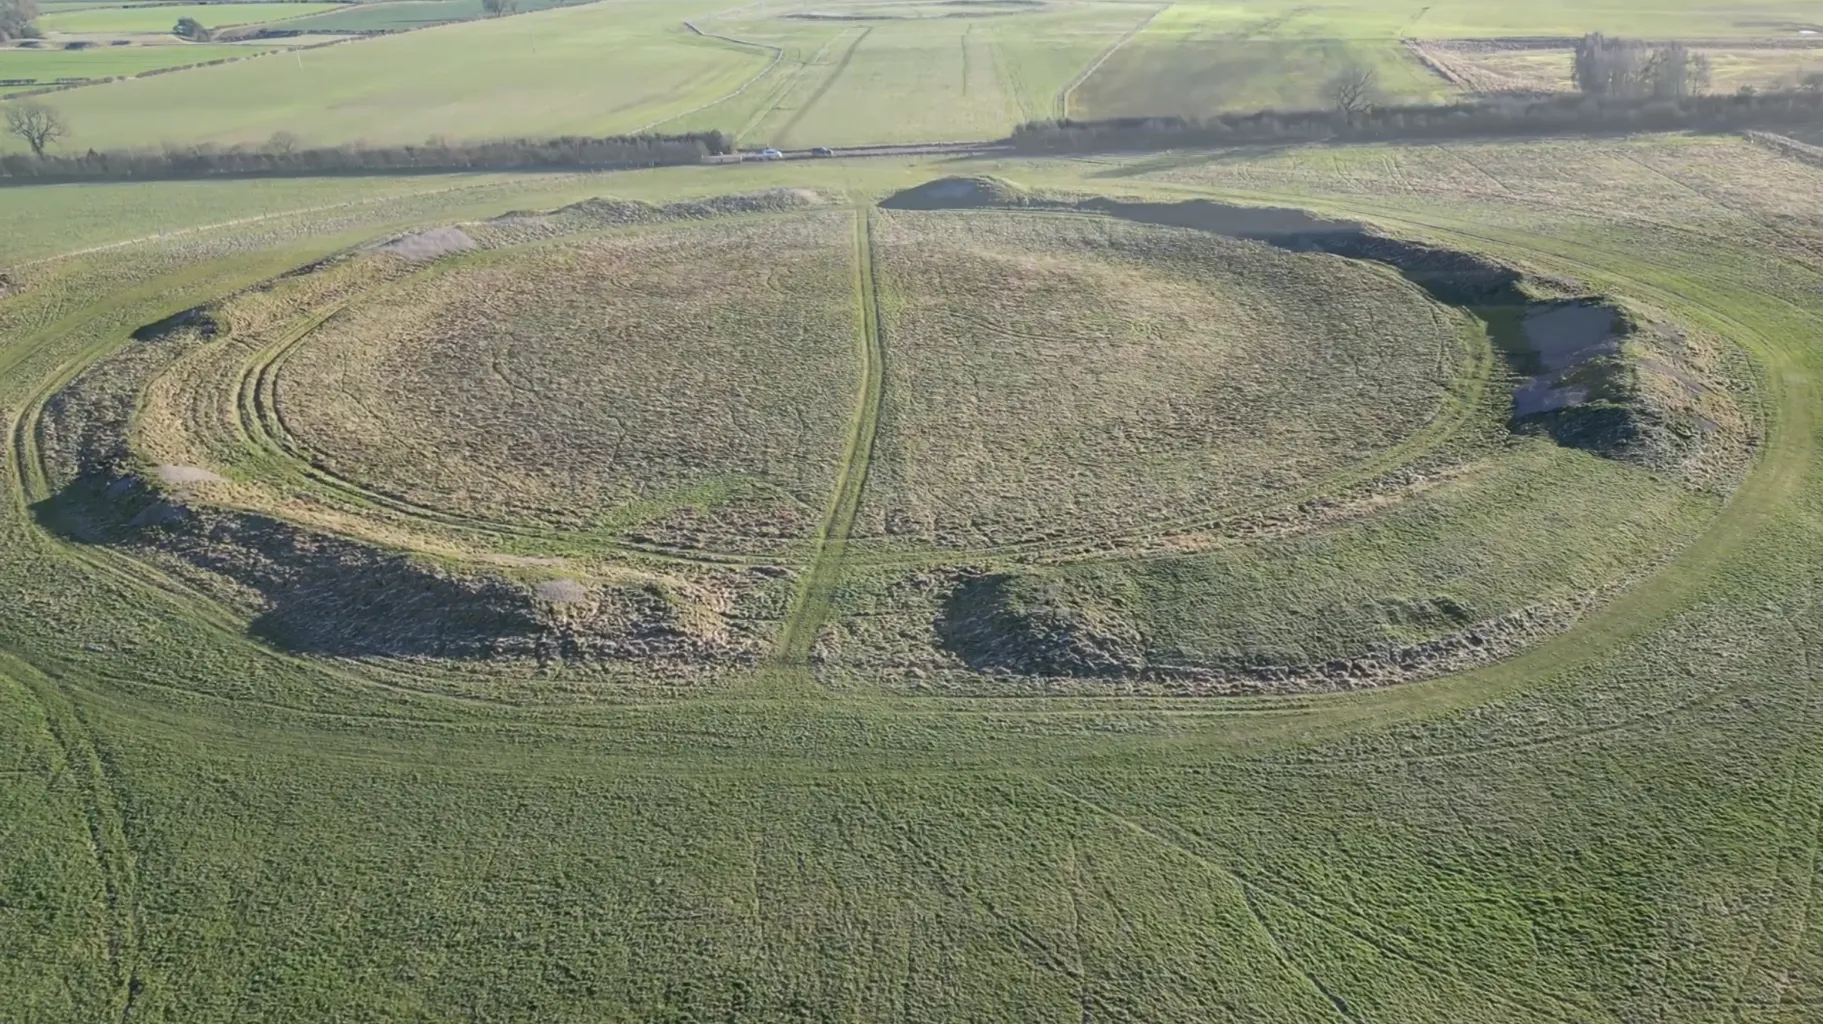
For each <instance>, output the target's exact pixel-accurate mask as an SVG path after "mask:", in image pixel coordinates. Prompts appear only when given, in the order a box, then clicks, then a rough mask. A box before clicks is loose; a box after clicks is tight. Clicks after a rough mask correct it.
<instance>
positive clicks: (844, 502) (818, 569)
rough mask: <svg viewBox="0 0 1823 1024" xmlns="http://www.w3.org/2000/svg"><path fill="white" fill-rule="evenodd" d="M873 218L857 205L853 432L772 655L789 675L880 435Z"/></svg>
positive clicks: (821, 606)
mask: <svg viewBox="0 0 1823 1024" xmlns="http://www.w3.org/2000/svg"><path fill="white" fill-rule="evenodd" d="M873 217H874V214H873V208H872V207H870V206H866V205H857V207H856V209H855V300H856V308H857V317H858V319H859V321H860V322H859V324H858V325H857V328H858V329H857V331H856V338H855V342H856V350H857V352H858V353H859V355H860V360H861V382H860V391H859V395H858V397H857V399H856V402H855V414H854V426H853V428H852V430H851V431H850V433H849V439H848V446H847V448H846V449H845V450H844V451H843V453H842V462H841V468H840V469H839V471H838V473H837V482H836V489H835V493H834V495H832V496H831V498H830V503H829V510H828V512H827V513H825V515H824V518H823V523H822V525H821V526H820V527H819V528H818V529H817V533H816V540H815V548H814V553H813V555H812V558H811V563H810V568H809V569H808V570H807V571H806V572H805V573H804V576H803V579H802V580H801V581H800V582H799V584H798V591H797V594H796V596H795V598H794V600H793V601H792V605H791V609H790V611H788V612H787V613H786V616H785V624H784V627H783V629H781V630H780V634H779V646H778V651H777V653H776V654H775V655H774V661H775V664H776V665H777V666H778V667H779V668H781V669H784V670H786V671H787V672H789V673H793V674H795V673H800V672H807V671H808V670H809V668H810V660H811V658H810V656H811V649H812V648H813V647H814V646H815V644H816V637H817V631H818V629H819V628H821V626H822V625H823V621H824V619H826V618H827V617H828V615H829V608H830V603H831V601H832V600H833V598H834V595H835V589H836V587H837V585H839V584H840V583H841V578H842V562H843V557H844V556H845V555H846V554H847V548H848V539H849V535H850V534H852V533H853V532H854V525H855V518H856V516H857V515H859V513H860V509H861V493H862V491H863V490H865V489H866V487H867V474H868V471H869V470H870V469H871V468H872V464H873V452H874V442H875V440H876V439H877V437H878V435H879V431H880V407H881V404H882V403H883V401H884V398H885V394H884V393H885V390H886V345H885V340H884V337H883V335H882V331H881V321H880V299H879V279H878V277H877V275H876V274H875V271H874V260H873V246H874V238H873Z"/></svg>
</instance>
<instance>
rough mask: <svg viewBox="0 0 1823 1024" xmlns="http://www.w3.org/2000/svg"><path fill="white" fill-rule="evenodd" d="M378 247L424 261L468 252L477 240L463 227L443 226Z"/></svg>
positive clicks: (402, 256) (384, 250) (381, 250)
mask: <svg viewBox="0 0 1823 1024" xmlns="http://www.w3.org/2000/svg"><path fill="white" fill-rule="evenodd" d="M378 248H379V251H380V252H383V253H388V254H391V255H393V256H398V257H401V258H403V259H408V260H412V261H414V262H422V261H425V260H434V259H436V258H437V257H439V256H448V255H450V254H452V253H458V252H468V251H469V250H471V249H474V248H475V240H474V239H473V238H470V237H469V236H468V233H467V232H465V231H463V230H462V229H461V228H457V227H441V228H432V229H431V230H429V231H420V232H418V233H417V234H415V235H406V236H404V237H403V238H395V239H393V240H392V241H390V242H387V243H386V244H384V245H381V246H379V247H378Z"/></svg>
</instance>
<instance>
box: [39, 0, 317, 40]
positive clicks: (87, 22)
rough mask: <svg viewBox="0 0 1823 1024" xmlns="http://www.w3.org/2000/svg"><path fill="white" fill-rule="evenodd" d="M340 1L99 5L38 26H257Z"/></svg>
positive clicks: (96, 29)
mask: <svg viewBox="0 0 1823 1024" xmlns="http://www.w3.org/2000/svg"><path fill="white" fill-rule="evenodd" d="M340 6H342V5H340V4H323V3H318V4H311V3H280V2H276V0H275V2H271V3H246V4H156V5H152V6H146V7H96V8H90V9H87V10H80V11H70V12H67V13H65V12H62V11H58V12H56V13H52V14H47V15H45V16H44V17H42V18H40V19H38V26H39V27H40V28H42V29H44V30H45V31H47V32H66V33H84V32H89V33H93V32H169V31H170V30H171V26H172V25H175V24H177V20H178V19H179V18H195V19H196V20H198V21H200V22H202V23H203V24H204V25H206V26H208V27H209V28H228V27H230V26H234V25H256V24H260V23H263V22H268V21H279V20H282V19H286V18H296V17H301V16H304V15H309V14H320V13H322V12H324V11H333V10H335V9H336V8H337V7H340Z"/></svg>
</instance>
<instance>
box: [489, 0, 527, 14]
mask: <svg viewBox="0 0 1823 1024" xmlns="http://www.w3.org/2000/svg"><path fill="white" fill-rule="evenodd" d="M481 9H482V10H483V11H486V12H487V13H488V14H490V15H498V14H515V13H517V12H518V10H519V0H481Z"/></svg>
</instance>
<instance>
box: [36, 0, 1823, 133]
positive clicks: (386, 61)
mask: <svg viewBox="0 0 1823 1024" xmlns="http://www.w3.org/2000/svg"><path fill="white" fill-rule="evenodd" d="M234 6H236V7H245V8H248V9H249V11H252V12H253V13H258V14H260V15H262V16H263V17H264V16H268V12H266V11H264V10H254V9H255V8H267V7H271V8H273V9H274V11H276V10H277V9H278V8H279V7H286V8H287V9H289V8H290V7H291V6H301V5H283V4H257V5H248V4H242V5H234ZM318 6H322V5H318ZM540 8H543V9H540ZM159 10H163V8H97V9H89V10H76V11H71V12H67V13H63V14H51V15H48V16H47V17H48V18H49V19H50V20H49V21H48V22H47V24H52V25H64V26H72V25H84V24H93V25H94V26H97V30H99V26H101V25H102V24H103V23H104V22H108V21H109V19H113V21H114V22H118V23H119V24H121V25H123V26H124V25H126V24H127V23H128V22H129V21H130V22H132V23H133V24H135V25H138V24H141V23H143V24H144V25H145V26H149V27H148V28H147V31H162V30H163V28H165V27H167V26H163V25H152V24H151V23H150V22H149V21H145V19H148V18H152V17H154V16H157V17H162V16H163V15H159V14H157V13H156V12H157V11H159ZM210 10H211V14H212V16H215V15H219V14H220V13H221V12H224V11H228V10H229V7H225V6H224V7H221V8H219V10H217V9H216V8H214V7H211V8H210ZM521 10H522V12H524V13H521V14H520V15H518V16H514V17H509V18H483V17H482V15H483V14H484V13H485V12H483V11H482V10H481V9H480V6H479V0H393V2H383V3H373V4H356V5H348V4H344V5H331V6H323V7H322V12H321V13H318V14H314V15H308V16H305V17H300V18H287V19H286V21H285V27H286V29H287V30H292V31H297V32H301V33H306V34H310V33H318V34H331V35H333V34H338V33H367V32H396V31H397V30H402V29H422V30H425V31H428V32H429V34H422V33H421V32H417V31H414V32H409V33H404V34H403V36H402V37H400V38H375V39H371V40H365V41H362V43H361V46H363V47H374V48H373V49H361V50H356V51H353V52H343V51H342V50H341V48H339V47H335V48H330V49H327V50H322V51H312V52H311V53H309V54H306V55H303V56H302V57H299V56H297V55H293V56H291V57H285V58H274V59H268V60H264V61H258V62H254V63H252V64H250V65H248V66H240V65H235V66H232V67H219V68H199V69H194V71H186V72H185V73H184V74H182V75H179V76H175V77H170V78H166V77H164V76H161V77H160V78H159V79H158V80H156V81H135V82H127V83H114V84H111V85H109V86H107V87H106V88H105V89H104V90H102V91H99V92H95V91H91V90H87V89H85V90H82V91H79V92H77V93H72V94H70V95H68V96H58V97H56V98H55V99H54V100H53V101H51V102H53V103H54V104H55V105H56V106H57V107H58V109H59V110H60V111H63V112H64V113H65V115H66V116H67V117H68V118H69V120H70V122H71V124H72V126H73V132H74V133H73V134H72V136H71V139H70V143H69V144H70V145H76V144H78V143H80V144H82V145H85V146H87V145H94V146H102V147H120V146H148V145H161V144H164V143H174V144H185V143H196V142H213V143H218V144H237V143H238V144H250V143H257V142H260V141H263V140H264V139H265V138H266V137H268V136H270V135H271V134H272V133H273V132H274V131H280V130H282V131H286V132H289V133H291V134H292V135H295V136H297V137H298V138H300V139H303V140H305V141H306V142H307V143H309V144H312V145H332V144H339V143H344V142H349V141H354V140H366V141H370V142H388V143H405V142H419V141H422V140H423V139H424V138H426V137H429V136H440V137H444V138H450V139H483V138H496V137H501V136H511V135H522V134H526V133H532V134H566V133H576V134H612V133H620V132H631V131H639V130H648V131H660V130H662V131H678V132H693V131H710V130H719V131H722V132H725V133H727V134H729V135H730V136H732V137H734V138H736V139H737V140H739V141H740V142H741V143H742V144H743V145H745V146H747V147H749V148H761V147H764V146H771V145H776V146H781V147H785V148H809V147H812V146H820V145H826V146H846V145H863V144H871V143H910V142H933V141H972V140H979V139H992V138H999V137H1002V136H1004V135H1006V134H1007V133H1008V132H1009V131H1011V129H1012V128H1013V127H1014V126H1016V125H1018V124H1019V123H1021V122H1024V121H1028V120H1033V119H1044V118H1052V117H1057V116H1061V115H1067V116H1072V117H1078V118H1102V117H1122V116H1152V115H1178V116H1186V117H1206V116H1209V115H1213V114H1217V113H1225V112H1235V111H1253V110H1259V109H1263V108H1280V109H1292V108H1305V107H1312V106H1323V105H1324V104H1325V103H1326V101H1325V99H1324V97H1323V96H1322V90H1323V87H1324V85H1325V83H1326V82H1327V81H1329V80H1330V78H1331V77H1332V76H1334V75H1335V74H1336V73H1337V72H1338V71H1339V70H1341V69H1343V68H1348V67H1364V68H1369V69H1372V70H1373V71H1374V72H1375V74H1376V76H1377V82H1376V87H1375V91H1376V95H1377V96H1378V98H1379V99H1380V100H1381V101H1383V102H1412V103H1425V102H1443V101H1451V100H1456V99H1460V98H1462V97H1463V96H1464V95H1465V94H1471V93H1475V92H1488V91H1512V90H1526V89H1556V88H1561V87H1562V82H1561V81H1560V79H1561V78H1562V77H1563V75H1564V74H1565V72H1564V70H1563V67H1564V66H1565V59H1566V58H1565V53H1566V52H1567V51H1565V50H1564V49H1563V48H1562V45H1561V44H1560V43H1552V44H1550V45H1551V46H1552V47H1555V48H1554V49H1553V48H1545V49H1539V47H1540V46H1544V45H1545V44H1544V43H1540V42H1539V40H1540V39H1541V38H1543V39H1545V40H1547V41H1548V40H1550V39H1558V40H1562V39H1566V38H1571V37H1575V36H1577V35H1580V34H1582V33H1584V32H1587V31H1590V30H1592V29H1599V30H1601V31H1606V32H1609V33H1615V34H1629V33H1631V34H1634V35H1639V36H1645V37H1649V38H1657V37H1659V36H1663V35H1668V34H1674V35H1676V36H1677V37H1680V38H1686V39H1692V40H1696V41H1698V42H1699V44H1700V48H1702V49H1704V50H1705V51H1706V52H1711V53H1712V56H1713V58H1714V61H1715V66H1716V74H1715V88H1718V89H1725V90H1732V89H1735V88H1739V87H1741V86H1744V85H1754V86H1756V87H1766V86H1768V85H1774V84H1777V83H1778V82H1781V81H1788V80H1795V78H1796V77H1797V76H1801V75H1802V74H1803V73H1805V72H1806V71H1809V70H1813V69H1811V68H1810V63H1811V62H1809V61H1808V58H1807V56H1806V55H1807V54H1808V53H1809V52H1810V47H1808V46H1806V45H1804V43H1805V40H1806V38H1807V37H1805V36H1803V35H1801V34H1800V33H1801V32H1802V31H1816V30H1815V29H1807V28H1805V26H1806V25H1808V22H1804V21H1803V18H1802V16H1801V15H1802V9H1801V7H1800V6H1791V5H1788V4H1785V5H1782V4H1778V3H1768V4H1764V5H1760V6H1755V7H1753V8H1748V9H1740V10H1737V11H1734V12H1733V13H1732V14H1730V15H1727V16H1723V15H1718V14H1716V13H1714V11H1713V10H1712V9H1711V8H1707V7H1702V6H1700V5H1696V4H1680V5H1674V6H1673V8H1671V9H1668V10H1666V11H1662V12H1657V13H1655V14H1654V15H1653V16H1651V17H1646V16H1644V15H1642V14H1641V12H1640V10H1639V9H1638V8H1637V7H1635V6H1632V5H1627V4H1622V5H1620V6H1616V7H1614V8H1613V9H1602V10H1593V11H1592V10H1588V9H1585V8H1580V7H1579V8H1569V7H1560V6H1556V5H1548V4H1547V5H1520V6H1518V7H1514V8H1512V9H1503V10H1500V11H1497V12H1490V11H1488V10H1485V9H1484V8H1483V7H1482V6H1477V5H1469V6H1464V5H1461V4H1454V5H1432V6H1430V7H1426V8H1424V9H1423V11H1422V12H1421V13H1420V12H1408V11H1403V10H1401V11H1397V12H1395V11H1393V10H1392V9H1390V8H1387V7H1386V6H1385V5H1383V4H1377V3H1369V2H1366V0H1360V2H1355V3H1348V4H1340V5H1331V6H1320V7H1310V6H1303V7H1291V8H1285V9H1283V10H1280V9H1276V8H1275V9H1270V10H1267V9H1262V8H1253V7H1248V6H1235V5H1222V4H1210V3H1193V2H1185V3H1176V4H1164V3H1138V2H1125V0H1080V2H1077V0H1071V2H1064V0H1055V2H1033V3H969V4H954V3H947V2H941V0H920V2H906V3H900V4H885V5H882V4H877V3H858V2H851V0H841V2H833V3H829V4H821V5H818V4H811V3H808V2H801V3H798V2H794V3H786V4H775V5H753V4H740V3H736V2H735V0H696V2H690V3H683V4H677V3H660V2H658V0H606V2H604V3H601V4H588V5H545V4H530V5H522V6H521ZM1469 11H1472V12H1473V13H1472V16H1471V15H1470V14H1469V13H1465V12H1469ZM270 16H274V17H276V16H278V15H276V14H271V15H270ZM235 17H238V15H235ZM206 20H207V19H205V21H206ZM691 26H694V29H692V27H691ZM71 30H72V31H73V29H71ZM118 30H119V31H124V30H125V29H124V28H123V29H118ZM1736 40H1738V42H1734V41H1736ZM1408 41H1412V42H1410V44H1409V45H1408ZM1413 46H1418V47H1422V48H1424V52H1426V53H1429V54H1430V55H1431V57H1430V61H1431V63H1432V64H1433V65H1435V67H1427V66H1426V65H1425V63H1424V62H1423V61H1421V60H1420V59H1419V53H1418V52H1417V51H1415V50H1414V49H1413ZM10 53H11V51H0V60H5V59H7V58H8V57H9V56H10ZM604 54H611V55H612V57H611V59H606V60H605V62H604V60H603V55H604ZM75 56H78V57H84V59H85V60H96V61H100V60H115V57H114V55H112V54H108V55H107V56H106V57H104V56H103V55H102V54H100V53H96V54H94V55H93V56H84V55H83V54H77V55H75ZM483 56H485V57H486V59H487V60H488V61H489V67H490V72H489V74H488V75H486V76H475V75H470V74H466V73H464V72H463V70H462V69H464V68H467V67H468V66H470V65H471V64H472V63H473V62H474V61H475V60H478V59H481V58H482V57H483ZM119 59H120V60H125V59H126V58H124V57H122V58H119ZM154 59H159V60H168V59H170V58H164V57H160V58H154V57H134V58H133V60H135V61H151V60H154ZM93 67H96V68H99V67H100V65H93ZM123 67H124V65H123ZM107 73H111V74H119V73H123V72H122V71H111V72H107ZM102 76H103V75H102V72H101V71H98V70H91V71H88V73H87V74H86V75H84V77H102ZM578 83H581V84H580V85H578ZM305 95H308V96H311V97H313V102H311V103H308V104H306V103H303V102H301V101H300V100H299V99H298V97H300V96H305ZM11 144H12V143H11V142H0V145H11Z"/></svg>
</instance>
